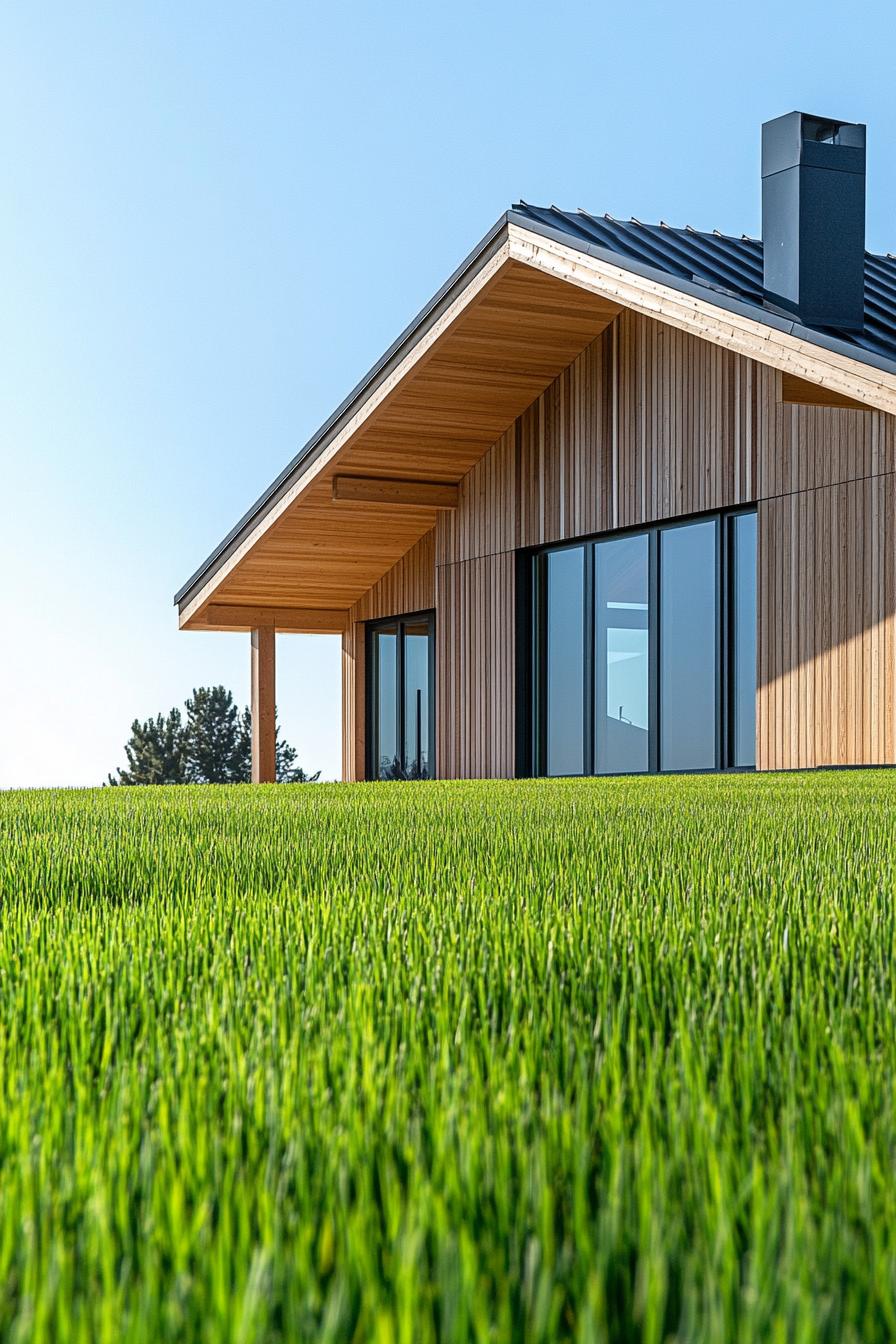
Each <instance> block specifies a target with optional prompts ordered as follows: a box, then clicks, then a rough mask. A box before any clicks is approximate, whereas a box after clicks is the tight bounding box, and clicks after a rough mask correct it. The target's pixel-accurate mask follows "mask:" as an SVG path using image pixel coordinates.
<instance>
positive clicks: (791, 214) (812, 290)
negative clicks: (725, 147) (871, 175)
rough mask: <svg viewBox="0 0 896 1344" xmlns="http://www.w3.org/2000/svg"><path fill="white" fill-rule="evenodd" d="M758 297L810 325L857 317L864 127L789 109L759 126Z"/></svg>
mask: <svg viewBox="0 0 896 1344" xmlns="http://www.w3.org/2000/svg"><path fill="white" fill-rule="evenodd" d="M762 255H763V270H764V276H763V284H764V287H765V296H766V298H767V299H768V300H769V301H770V302H772V303H775V304H778V305H780V306H781V307H782V308H787V309H788V310H789V311H791V312H793V313H795V314H796V315H797V316H798V317H799V319H800V321H801V322H803V323H805V325H806V326H810V327H842V328H843V329H844V330H847V331H859V330H861V328H862V326H863V325H864V320H865V127H864V126H862V125H860V124H858V123H855V122H851V121H831V120H826V119H825V118H824V117H810V116H808V115H807V114H806V113H805V112H789V113H788V114H787V116H786V117H777V118H776V119H775V120H774V121H767V122H766V123H765V125H764V126H763V127H762Z"/></svg>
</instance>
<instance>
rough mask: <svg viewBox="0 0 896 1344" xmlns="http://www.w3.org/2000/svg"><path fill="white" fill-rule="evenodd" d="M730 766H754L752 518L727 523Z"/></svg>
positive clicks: (746, 516) (743, 515)
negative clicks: (730, 605) (731, 608)
mask: <svg viewBox="0 0 896 1344" xmlns="http://www.w3.org/2000/svg"><path fill="white" fill-rule="evenodd" d="M731 533H732V542H731V552H732V564H733V566H734V572H733V575H732V584H731V593H732V598H733V601H734V613H733V619H732V649H731V663H732V668H731V672H732V683H733V684H732V690H731V696H732V699H731V719H732V725H731V726H732V743H731V747H732V761H731V764H732V765H737V766H751V765H755V764H756V515H755V513H740V514H737V516H736V517H734V518H732V519H731Z"/></svg>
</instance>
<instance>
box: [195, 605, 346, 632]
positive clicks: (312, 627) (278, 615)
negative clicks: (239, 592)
mask: <svg viewBox="0 0 896 1344" xmlns="http://www.w3.org/2000/svg"><path fill="white" fill-rule="evenodd" d="M180 628H181V630H218V631H222V630H265V629H274V630H279V631H282V632H283V633H284V634H286V633H288V634H294V635H341V634H343V633H344V632H345V631H346V630H347V629H348V612H347V611H342V610H340V609H338V608H331V607H326V608H324V607H259V606H240V605H238V604H235V603H233V604H225V603H217V602H210V603H209V604H208V606H207V607H206V608H205V610H204V611H203V612H201V613H200V614H199V615H198V616H195V617H193V618H190V617H186V616H181V618H180Z"/></svg>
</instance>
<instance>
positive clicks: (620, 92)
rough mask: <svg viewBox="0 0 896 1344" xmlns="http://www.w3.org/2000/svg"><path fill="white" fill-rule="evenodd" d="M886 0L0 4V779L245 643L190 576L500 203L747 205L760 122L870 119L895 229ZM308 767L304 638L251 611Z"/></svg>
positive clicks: (35, 766)
mask: <svg viewBox="0 0 896 1344" xmlns="http://www.w3.org/2000/svg"><path fill="white" fill-rule="evenodd" d="M892 39H893V10H892V6H891V5H890V4H884V3H878V4H873V3H872V4H866V5H861V6H856V7H855V8H853V9H849V8H848V7H844V6H843V5H842V4H836V5H835V4H833V3H831V2H830V0H821V2H820V3H813V4H808V3H793V2H792V0H788V2H785V0H778V3H775V4H768V3H754V4H752V5H748V6H744V5H729V4H725V3H721V2H720V0H714V2H713V3H703V2H702V0H701V3H697V4H687V3H684V4H657V3H652V2H650V3H641V4H629V5H626V4H619V3H614V4H609V5H605V4H594V3H590V4H585V3H582V4H572V3H562V2H561V3H556V2H555V3H553V4H550V5H545V4H544V3H538V4H532V3H527V0H517V2H516V3H512V4H511V3H504V2H503V0H502V2H500V3H491V4H490V3H484V4H472V3H470V2H469V0H455V3H452V4H446V5H439V6H435V5H428V4H425V3H423V4H420V3H416V4H410V3H409V4H394V3H389V0H385V3H379V4H375V5H374V4H361V3H355V4H341V5H340V4H338V3H332V2H331V3H329V4H316V3H311V0H304V2H303V3H295V4H287V3H281V4H268V3H259V2H255V3H252V4H248V3H246V4H237V3H227V0H223V2H222V0H218V3H215V4H211V3H199V0H188V2H187V3H183V0H180V2H179V3H160V2H159V0H152V2H151V3H150V0H144V2H143V3H139V0H128V3H126V4H122V3H121V2H120V0H116V3H110V4H95V5H83V4H76V3H65V4H52V3H48V4H41V5H29V4H26V3H24V2H23V3H11V4H8V5H5V6H3V9H2V14H0V163H2V165H3V186H2V190H0V265H2V276H3V283H2V291H0V292H2V298H0V346H2V358H0V565H2V569H0V574H2V578H0V584H2V588H0V592H2V618H3V632H2V641H3V642H2V657H0V703H2V705H3V718H4V725H3V727H2V729H0V786H5V785H16V784H21V785H31V784H44V783H46V784H91V783H97V782H99V781H100V780H102V778H103V777H104V775H105V774H106V772H107V771H108V770H110V769H111V768H112V767H113V766H115V765H117V764H119V763H123V753H122V750H121V748H122V744H123V742H124V741H125V739H126V737H127V735H128V726H129V724H130V722H131V720H132V719H133V718H134V717H135V715H139V716H140V717H145V716H147V715H149V714H152V713H155V712H157V711H158V710H162V709H167V708H168V707H170V706H171V705H172V704H176V703H181V702H182V701H183V700H184V698H185V697H186V696H187V695H188V694H189V692H190V689H191V688H192V687H193V686H195V685H200V684H202V683H210V682H217V681H223V682H224V683H225V684H227V685H228V686H230V687H232V689H233V690H234V692H235V694H236V695H237V696H238V698H239V699H240V701H241V702H244V701H245V700H246V698H247V694H248V656H249V655H248V637H247V636H236V635H199V634H179V633H178V632H177V628H176V619H175V613H174V610H173V608H172V605H171V598H172V595H173V593H174V591H175V589H176V588H177V587H179V586H180V584H181V583H182V582H183V581H184V580H185V579H186V578H187V577H188V576H189V575H190V574H191V573H192V571H193V570H194V569H195V567H196V566H197V565H198V563H199V562H200V561H201V560H202V559H203V558H204V557H205V555H206V554H207V553H208V552H209V550H211V548H212V547H213V546H214V545H215V544H216V543H217V542H218V540H219V539H220V538H221V536H222V535H223V534H224V533H225V532H226V531H228V530H229V528H230V527H231V526H232V524H233V523H234V522H235V521H236V519H237V518H238V517H239V516H240V515H241V514H242V513H243V512H244V510H245V509H246V507H247V506H248V505H249V503H250V502H251V501H252V500H253V499H254V498H255V497H256V496H257V495H258V494H259V493H260V491H261V490H262V489H263V488H264V486H265V485H267V483H268V482H269V481H270V480H271V478H272V477H273V476H274V475H275V474H276V473H277V472H278V471H279V470H280V469H281V468H282V467H283V465H284V464H285V463H286V462H287V461H288V459H289V458H290V457H292V456H293V454H294V453H295V452H296V451H297V449H298V448H299V447H300V446H301V444H302V443H303V442H304V441H305V440H306V439H307V438H308V436H309V435H310V434H311V432H312V431H313V430H314V429H315V428H316V427H317V425H318V424H319V423H320V422H321V421H322V420H323V419H324V418H325V417H326V415H327V414H328V413H329V412H330V411H331V410H332V408H333V407H334V406H335V405H336V403H337V402H338V401H339V400H340V399H341V398H342V397H343V395H344V394H345V393H346V392H347V391H348V390H349V389H350V388H351V387H352V386H353V385H354V383H355V382H356V381H357V379H358V378H359V376H360V375H361V374H362V373H363V372H364V371H365V370H366V369H367V368H368V367H369V365H370V364H372V363H373V361H374V360H375V359H376V358H377V357H378V356H379V355H380V354H381V352H382V351H383V349H384V348H385V347H386V346H387V345H388V344H389V343H390V341H391V340H392V339H393V338H394V337H395V335H397V333H398V332H399V330H400V329H401V328H402V327H403V326H404V325H405V324H406V322H407V321H408V320H409V318H410V317H412V316H413V314H414V313H415V312H416V311H417V309H418V308H420V307H421V306H422V304H423V303H424V302H425V301H426V300H427V299H428V297H429V296H430V295H431V294H432V293H433V291H434V290H435V289H436V288H437V287H438V286H439V285H440V284H441V283H442V281H443V280H444V279H445V278H446V277H447V275H448V274H449V273H450V272H451V270H452V269H453V268H454V266H455V265H456V264H457V263H458V262H459V261H460V260H461V258H462V257H463V256H464V255H465V254H466V253H467V252H468V251H469V249H470V248H471V247H472V246H473V245H474V244H475V243H476V242H477V241H478V239H479V238H480V237H481V236H482V235H483V234H484V233H485V232H486V230H487V229H488V227H489V226H490V225H491V224H492V223H493V222H494V220H495V219H496V218H497V217H498V215H499V214H500V213H501V212H502V211H503V210H504V209H505V208H506V207H507V206H508V205H509V204H510V203H511V202H512V201H514V200H516V199H518V198H519V197H523V198H524V199H526V200H529V201H531V202H534V203H538V204H550V203H551V202H555V203H557V204H559V205H563V206H566V207H568V208H575V207H577V206H584V207H586V208H588V209H590V210H593V211H597V212H601V211H604V210H609V211H610V212H611V213H613V214H617V215H622V216H628V215H636V216H638V218H640V219H644V220H657V219H660V218H663V219H666V220H668V221H670V222H672V223H675V224H684V223H691V224H694V225H695V226H698V227H701V228H713V227H717V228H721V229H723V230H726V231H732V232H748V233H757V232H758V216H759V161H758V147H759V126H760V123H761V122H762V121H763V120H765V119H767V118H769V117H773V116H777V115H779V114H780V113H782V112H787V111H790V110H792V109H793V108H795V107H799V108H801V109H802V110H805V111H810V112H815V113H819V114H821V115H830V116H839V117H843V118H847V119H851V120H861V121H866V122H867V123H868V126H869V156H868V174H869V187H868V243H869V246H871V247H873V248H875V249H878V250H886V249H887V248H889V249H891V250H896V218H894V203H896V94H894V78H893V40H892ZM278 659H279V696H278V698H279V702H280V708H281V718H282V720H283V724H284V727H285V729H286V732H287V735H288V736H289V737H290V738H291V739H292V740H293V741H294V742H295V743H296V745H297V746H298V747H299V749H300V759H301V761H302V762H303V764H304V765H306V767H309V768H318V767H321V768H322V769H323V772H324V775H325V776H335V775H336V774H337V773H338V769H339V763H338V762H339V745H338V744H339V714H340V708H339V651H338V647H337V645H336V641H334V640H331V639H325V638H320V637H318V638H316V639H315V638H310V637H304V638H300V637H296V636H293V637H288V636H282V637H281V638H280V639H279V640H278Z"/></svg>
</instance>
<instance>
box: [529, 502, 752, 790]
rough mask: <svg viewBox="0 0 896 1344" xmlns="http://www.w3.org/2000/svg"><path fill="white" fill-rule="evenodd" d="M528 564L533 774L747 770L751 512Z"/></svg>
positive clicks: (583, 546)
mask: <svg viewBox="0 0 896 1344" xmlns="http://www.w3.org/2000/svg"><path fill="white" fill-rule="evenodd" d="M532 566H533V568H532V580H533V582H532V591H533V640H532V655H533V656H532V670H533V705H532V733H531V756H532V766H533V768H534V770H535V772H536V773H538V774H546V775H581V774H636V773H644V772H647V771H657V770H670V771H675V770H715V769H723V768H741V769H742V768H749V767H750V766H753V765H754V764H755V736H756V515H755V512H753V511H750V512H745V511H740V512H737V513H730V514H713V515H710V516H708V517H701V518H697V519H693V520H688V521H685V522H674V523H668V524H661V525H659V526H656V527H652V528H644V529H643V530H640V531H637V532H634V531H633V532H626V533H623V534H616V535H613V536H610V537H607V538H598V539H596V540H593V541H587V542H577V543H574V544H571V545H564V546H558V547H553V548H550V549H545V550H543V551H541V552H539V553H538V554H537V555H535V556H534V557H533V560H532Z"/></svg>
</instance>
